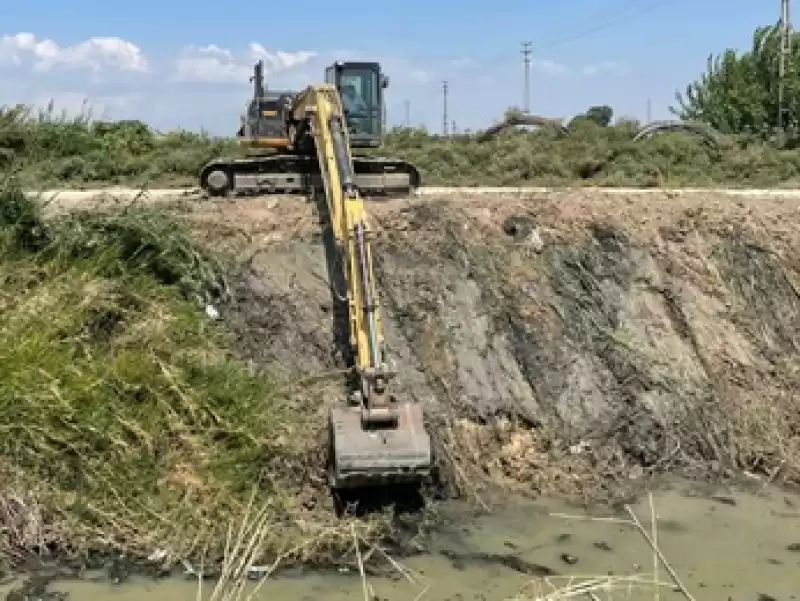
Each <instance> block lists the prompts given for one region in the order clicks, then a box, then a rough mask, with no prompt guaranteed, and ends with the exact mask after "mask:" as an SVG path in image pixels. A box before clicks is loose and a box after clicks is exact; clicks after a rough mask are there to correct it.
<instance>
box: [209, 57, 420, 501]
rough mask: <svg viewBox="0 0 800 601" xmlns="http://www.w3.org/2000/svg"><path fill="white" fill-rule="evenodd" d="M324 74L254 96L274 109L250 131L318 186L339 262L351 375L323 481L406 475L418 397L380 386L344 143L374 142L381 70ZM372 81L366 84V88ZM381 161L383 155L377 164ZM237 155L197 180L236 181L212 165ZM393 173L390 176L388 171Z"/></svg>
mask: <svg viewBox="0 0 800 601" xmlns="http://www.w3.org/2000/svg"><path fill="white" fill-rule="evenodd" d="M255 75H256V76H255V78H254V79H255V86H254V87H255V95H256V97H257V98H260V97H263V96H266V95H267V93H266V92H265V91H264V88H263V80H262V79H261V68H260V66H258V65H257V67H256V74H255ZM326 79H327V80H328V81H327V83H325V84H320V85H314V86H309V87H308V88H306V89H305V90H303V91H302V92H299V93H296V94H287V95H281V94H280V93H279V94H277V95H274V96H273V97H272V98H273V100H269V101H268V102H267V104H263V103H261V102H260V101H259V102H257V103H256V105H257V108H258V111H259V112H260V113H263V115H265V116H266V117H265V118H266V119H272V118H276V119H277V121H267V125H264V126H263V127H264V128H266V130H264V129H263V128H262V130H261V134H262V136H266V137H260V138H258V139H259V140H261V141H262V142H263V141H264V140H267V141H266V142H263V144H264V145H267V146H269V145H270V144H271V145H272V146H273V147H275V148H282V149H291V150H292V151H293V152H295V155H294V156H295V158H297V159H302V161H304V162H303V165H305V166H306V167H308V173H309V174H310V175H312V176H313V178H310V179H309V180H307V181H305V185H304V186H301V187H300V188H299V190H298V191H303V192H310V193H311V194H312V195H314V196H315V197H317V198H319V195H320V194H322V195H323V196H324V201H325V209H326V211H325V212H326V214H327V218H328V221H329V223H328V225H329V226H330V228H331V232H332V236H333V244H332V245H331V246H332V248H329V249H328V252H330V253H335V254H336V255H337V256H336V257H330V258H331V259H333V260H332V261H330V263H332V264H337V265H340V266H341V272H340V273H339V274H338V276H340V279H341V280H342V281H343V282H344V283H345V286H346V291H347V293H346V298H345V299H344V300H345V301H346V303H347V314H348V324H347V326H348V328H347V329H348V332H349V346H350V348H349V349H348V350H349V351H350V352H349V355H351V356H352V358H353V365H352V368H353V375H354V376H355V378H354V381H355V382H356V384H355V385H354V387H353V389H352V390H351V391H350V394H349V396H348V398H347V400H346V402H337V403H333V404H332V406H331V407H330V410H329V453H328V466H327V472H328V482H329V484H330V486H331V488H333V489H346V488H360V487H365V486H373V485H382V484H388V483H416V482H420V481H421V480H423V479H424V478H425V477H427V476H428V475H429V474H430V471H431V466H432V458H431V442H430V438H429V436H428V433H427V431H426V429H425V426H424V423H423V412H422V407H421V406H420V405H418V404H416V403H413V402H410V401H405V400H397V399H396V398H395V397H394V395H392V394H391V393H390V391H389V383H390V382H391V380H392V378H393V377H394V375H395V374H394V371H393V370H392V369H391V368H390V367H389V365H388V363H387V358H386V350H385V345H384V339H383V327H382V323H381V305H380V301H379V298H378V293H377V288H378V287H377V282H376V278H375V271H374V268H373V255H372V252H373V251H372V238H373V230H372V228H371V225H370V220H369V217H368V215H367V211H366V207H365V203H364V200H363V197H362V187H363V186H364V181H365V180H364V179H363V177H364V174H363V173H362V174H361V175H359V173H358V172H357V171H358V170H357V167H356V166H357V165H359V164H360V165H362V166H363V165H364V164H367V163H364V162H362V163H358V162H357V161H356V160H354V159H353V156H352V151H351V149H352V148H353V146H354V144H355V145H360V146H361V147H365V146H371V145H374V144H375V143H376V138H375V136H374V134H375V132H377V133H378V138H377V142H379V137H380V123H381V120H382V118H381V107H380V103H381V102H382V96H381V94H380V93H379V92H378V90H382V89H384V88H385V87H386V79H385V78H384V77H383V75H382V74H381V72H380V66H379V65H377V63H348V64H342V63H337V64H336V65H334V66H332V67H331V68H330V69H329V70H328V76H327V77H326ZM358 86H360V88H361V90H360V91H361V94H362V95H364V94H366V95H368V96H369V98H371V99H372V100H377V101H378V107H377V108H376V107H375V106H374V104H373V106H372V107H370V103H369V102H368V101H365V100H364V99H363V98H358V97H357V94H356V96H353V90H352V88H355V87H358ZM342 90H345V91H342ZM373 91H374V92H375V94H374V95H371V94H372V92H373ZM345 98H348V99H349V101H345ZM367 100H369V99H367ZM273 113H274V114H273ZM359 115H366V116H362V117H359ZM358 119H366V122H364V121H361V122H359V121H358ZM359 123H360V125H359ZM262 125H263V123H262ZM270 127H272V129H270ZM248 131H249V130H248V128H247V126H246V125H245V126H243V131H240V133H241V134H242V137H243V138H247V137H248V135H250V138H251V139H252V132H250V134H248ZM272 158H275V157H272ZM278 159H279V160H282V159H280V157H278ZM245 160H249V159H245ZM374 160H375V159H368V161H374ZM390 163H391V161H389V160H386V162H385V163H384V165H388V164H390ZM242 164H244V163H231V162H228V163H225V162H224V160H222V161H217V162H213V161H212V163H210V166H207V168H206V170H205V171H204V172H203V173H204V175H201V178H202V177H205V184H206V186H207V187H208V188H209V189H210V190H211V191H212V192H213V191H214V190H216V191H218V192H220V191H221V192H223V193H230V191H231V190H230V189H229V186H231V185H235V186H238V184H236V183H235V182H236V181H237V180H236V177H235V175H236V174H233V175H231V172H230V171H228V172H227V174H226V173H222V174H221V175H220V172H221V171H225V169H228V168H230V166H231V165H242ZM274 164H276V163H274ZM274 164H273V165H274ZM293 164H294V165H298V164H300V163H293ZM372 164H374V163H372ZM395 164H398V165H404V168H405V173H406V176H410V177H411V179H409V177H406V180H405V183H403V184H402V186H397V188H396V189H404V190H405V191H406V192H407V191H408V189H409V184H410V183H413V182H414V181H418V179H419V176H418V173H417V172H416V169H415V168H414V167H413V166H411V165H410V164H408V163H404V162H403V161H395ZM220 165H227V166H228V167H220ZM248 168H252V165H251V164H250V166H249V167H248ZM284 175H285V172H284ZM376 177H378V178H384V179H383V180H382V181H384V182H385V181H387V178H390V176H387V175H386V174H383V175H377V176H376ZM394 177H395V178H396V179H399V176H398V175H397V174H395V175H394ZM415 178H416V179H415ZM232 182H233V183H232ZM259 185H262V184H261V183H259ZM367 187H369V186H367ZM411 187H413V186H411ZM384 191H385V190H384ZM331 284H332V286H334V283H333V282H332V283H331ZM334 287H335V286H334ZM338 294H341V292H339V293H338Z"/></svg>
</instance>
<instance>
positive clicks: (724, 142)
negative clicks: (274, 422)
mask: <svg viewBox="0 0 800 601" xmlns="http://www.w3.org/2000/svg"><path fill="white" fill-rule="evenodd" d="M233 117H235V116H232V119H233ZM233 121H235V119H233ZM233 121H232V122H233ZM488 124H489V116H487V125H488ZM636 131H637V124H635V123H631V122H628V121H622V122H620V123H618V124H616V125H613V126H610V127H601V126H599V125H597V124H596V123H594V122H592V121H589V120H583V121H577V122H576V123H574V124H572V125H571V128H570V132H569V134H568V135H562V134H561V133H559V132H558V131H557V130H555V129H554V128H550V127H542V128H540V129H537V130H535V131H525V130H512V131H508V132H505V133H503V134H501V135H499V136H497V137H495V138H493V139H490V140H488V141H481V136H480V135H477V134H469V133H466V134H459V135H454V136H451V137H443V136H439V135H433V134H429V133H428V132H426V131H424V130H421V129H410V128H396V129H394V130H393V131H391V132H389V133H388V134H387V135H386V136H385V140H384V148H382V149H380V150H379V154H381V155H386V156H397V157H400V158H405V159H408V160H410V161H412V162H414V163H415V164H416V165H417V166H418V167H419V168H420V169H421V170H422V172H423V178H424V181H425V183H427V184H430V185H526V184H542V185H577V184H585V185H600V186H623V185H624V186H662V185H664V186H682V185H692V186H712V185H727V186H737V185H740V186H775V185H796V184H797V182H798V180H800V149H791V148H785V149H781V148H778V147H776V146H774V145H770V144H766V143H763V142H760V141H758V140H755V139H749V138H745V137H742V136H738V137H734V136H727V137H723V136H720V137H719V145H718V146H713V145H709V144H708V143H707V142H706V141H705V140H704V139H702V138H701V137H699V136H694V135H691V134H684V133H666V134H660V135H657V136H655V137H653V138H652V139H648V140H642V141H637V142H634V141H633V136H634V134H635V132H636ZM232 135H233V129H231V137H212V136H209V135H207V134H206V133H193V132H188V131H183V130H178V131H173V132H168V133H164V134H162V133H159V132H156V131H154V130H153V129H152V128H150V127H148V126H147V125H146V124H145V123H143V122H141V121H99V120H95V119H93V118H92V116H91V110H90V109H89V108H87V109H86V110H85V111H84V112H83V114H81V115H79V116H77V117H69V116H67V115H65V114H60V115H59V114H56V113H55V111H53V110H52V107H50V108H49V110H46V111H43V112H38V113H36V112H32V111H31V110H30V109H29V108H28V107H24V106H16V107H7V108H5V109H2V110H0V163H4V164H6V165H7V164H9V162H10V161H11V160H12V159H13V160H14V163H15V165H16V166H17V169H18V172H19V176H20V178H21V180H22V182H23V184H24V185H26V186H41V185H49V186H54V187H58V186H81V185H89V186H97V185H100V184H129V185H141V184H145V183H148V184H150V185H160V186H165V185H180V186H184V185H195V184H196V183H197V175H198V172H199V170H200V168H201V166H202V165H203V164H204V163H205V162H206V161H208V160H209V159H211V158H215V157H219V156H225V155H228V156H230V155H237V154H240V153H241V152H242V151H241V149H239V148H238V147H237V145H236V142H235V140H234V139H233V138H232ZM1 166H2V165H0V167H1Z"/></svg>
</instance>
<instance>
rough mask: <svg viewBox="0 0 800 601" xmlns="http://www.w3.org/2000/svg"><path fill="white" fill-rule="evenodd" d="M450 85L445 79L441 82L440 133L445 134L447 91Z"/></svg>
mask: <svg viewBox="0 0 800 601" xmlns="http://www.w3.org/2000/svg"><path fill="white" fill-rule="evenodd" d="M449 87H450V85H449V84H448V83H447V80H445V81H443V82H442V133H444V135H445V136H446V135H447V124H448V121H447V93H448V91H449Z"/></svg>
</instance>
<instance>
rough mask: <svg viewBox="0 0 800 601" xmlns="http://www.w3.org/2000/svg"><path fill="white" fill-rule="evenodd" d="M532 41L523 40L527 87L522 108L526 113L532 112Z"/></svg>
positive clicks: (523, 61)
mask: <svg viewBox="0 0 800 601" xmlns="http://www.w3.org/2000/svg"><path fill="white" fill-rule="evenodd" d="M532 44H533V43H532V42H522V64H523V65H524V68H525V88H524V89H523V91H522V109H523V110H524V111H525V113H530V112H531V54H532V52H533V51H532V50H531V45H532Z"/></svg>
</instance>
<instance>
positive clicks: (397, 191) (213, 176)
mask: <svg viewBox="0 0 800 601" xmlns="http://www.w3.org/2000/svg"><path fill="white" fill-rule="evenodd" d="M353 170H354V171H355V184H356V186H357V187H358V189H359V191H360V192H361V193H362V194H364V195H365V196H371V195H376V196H406V195H408V194H411V193H413V191H414V190H416V189H417V188H419V187H420V186H421V185H422V176H421V175H420V172H419V170H418V169H417V168H416V167H415V166H414V165H412V164H411V163H409V162H407V161H404V160H401V159H393V158H384V157H367V156H360V157H353ZM322 185H323V182H322V176H321V175H320V171H319V163H318V161H317V157H316V156H305V155H294V154H279V155H267V156H251V157H246V158H219V159H214V160H212V161H210V162H209V163H207V164H206V165H205V166H204V167H203V169H202V170H201V171H200V187H201V189H202V190H203V191H204V192H206V193H207V194H208V195H209V196H260V195H265V194H308V193H310V192H311V191H312V190H315V189H319V188H320V187H321V186H322Z"/></svg>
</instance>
